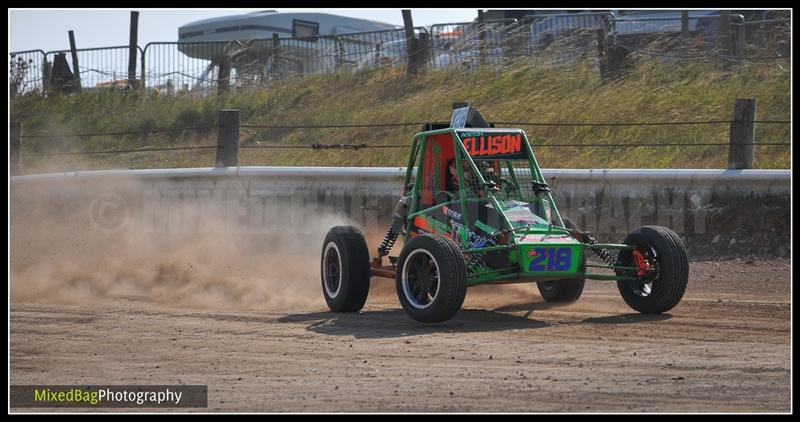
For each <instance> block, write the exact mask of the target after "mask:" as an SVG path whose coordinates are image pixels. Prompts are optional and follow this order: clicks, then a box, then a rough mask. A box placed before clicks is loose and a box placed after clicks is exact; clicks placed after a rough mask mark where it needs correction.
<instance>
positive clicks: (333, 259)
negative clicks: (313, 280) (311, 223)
mask: <svg viewBox="0 0 800 422" xmlns="http://www.w3.org/2000/svg"><path fill="white" fill-rule="evenodd" d="M320 272H321V275H322V294H323V295H324V296H325V302H327V303H328V307H329V308H330V309H331V311H334V312H358V311H360V310H361V308H363V307H364V303H365V302H366V301H367V295H368V294H369V277H370V270H369V251H368V250H367V242H366V240H364V235H363V234H362V233H361V231H360V230H359V229H357V228H355V227H351V226H337V227H334V228H332V229H331V230H330V231H329V232H328V235H327V236H325V241H324V242H323V244H322V260H321V262H320Z"/></svg>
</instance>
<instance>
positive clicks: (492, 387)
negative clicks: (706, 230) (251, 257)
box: [10, 260, 790, 412]
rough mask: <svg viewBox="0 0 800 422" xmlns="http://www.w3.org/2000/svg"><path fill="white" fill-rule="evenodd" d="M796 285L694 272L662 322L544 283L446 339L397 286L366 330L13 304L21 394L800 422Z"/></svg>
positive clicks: (114, 300) (310, 321)
mask: <svg viewBox="0 0 800 422" xmlns="http://www.w3.org/2000/svg"><path fill="white" fill-rule="evenodd" d="M789 274H790V263H789V261H788V260H779V261H756V262H749V261H748V262H745V261H726V262H719V263H714V262H699V263H698V262H695V263H692V270H691V279H690V285H689V288H688V290H687V293H686V296H685V297H684V300H683V301H682V302H681V304H679V305H678V307H676V308H675V309H673V310H672V311H671V312H670V314H665V315H660V316H641V315H638V314H633V313H632V311H631V310H630V309H629V308H628V307H627V306H626V305H625V303H624V302H623V301H622V299H621V298H620V297H619V295H618V293H617V290H616V286H615V285H614V284H612V283H607V282H587V288H586V290H585V291H584V294H583V297H582V298H581V299H580V301H579V302H577V303H575V304H572V305H567V306H558V307H553V306H550V305H548V304H545V303H543V302H542V299H541V298H540V297H539V295H538V292H537V290H536V288H535V286H533V285H517V286H505V287H502V288H499V287H495V288H491V289H488V290H487V289H486V288H483V289H482V290H480V288H476V289H471V290H470V291H469V292H468V294H467V302H466V304H465V309H463V310H462V311H461V312H460V313H459V314H458V315H457V317H456V318H454V319H453V320H451V321H449V322H447V323H444V324H439V325H434V326H425V325H420V324H418V323H416V322H414V321H413V320H411V319H410V318H408V317H407V316H406V315H405V314H404V313H403V312H402V310H401V308H400V306H399V304H398V302H397V298H396V296H394V292H393V289H392V286H391V282H390V281H388V280H383V279H373V280H377V281H375V282H374V284H373V285H374V286H375V287H374V288H373V291H372V292H371V295H370V298H369V300H368V301H367V307H366V308H365V310H364V311H363V312H362V313H361V314H358V315H342V314H332V313H328V312H326V308H325V307H324V305H323V306H320V305H307V306H305V309H296V308H295V309H288V310H284V311H278V310H273V309H271V310H270V311H269V312H264V311H231V310H225V311H219V310H208V309H204V310H202V309H189V308H185V307H184V308H177V307H173V306H169V305H163V304H162V305H160V304H158V303H157V302H155V301H152V300H149V298H147V297H143V296H136V295H128V296H116V297H111V298H110V300H107V301H103V302H102V303H100V304H97V305H92V306H88V305H79V306H69V305H54V304H46V303H24V302H23V303H21V302H14V303H12V306H11V318H10V319H11V359H10V360H11V383H12V384H36V383H48V384H181V383H186V384H207V385H208V386H209V408H208V409H207V410H209V411H256V412H261V411H367V412H369V411H390V412H391V411H454V412H458V411H496V412H508V411H535V412H536V411H541V412H550V411H553V412H603V411H612V412H617V411H621V412H628V411H646V412H650V411H653V412H693V411H700V412H706V411H710V412H729V411H730V412H751V411H758V412H788V411H790V281H789V277H790V276H789ZM317 293H318V294H319V295H320V297H321V293H319V292H317ZM41 410H46V411H52V410H53V409H41ZM201 410H205V409H201Z"/></svg>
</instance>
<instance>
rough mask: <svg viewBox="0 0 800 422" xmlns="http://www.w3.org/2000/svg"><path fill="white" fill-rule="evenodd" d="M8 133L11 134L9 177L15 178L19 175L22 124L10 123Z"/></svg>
mask: <svg viewBox="0 0 800 422" xmlns="http://www.w3.org/2000/svg"><path fill="white" fill-rule="evenodd" d="M9 132H11V145H10V147H11V148H10V151H9V152H10V157H9V159H10V161H11V163H10V164H11V169H10V170H11V175H12V176H16V175H18V174H20V173H21V170H22V165H21V162H20V157H19V155H20V149H22V124H21V123H20V122H10V123H9Z"/></svg>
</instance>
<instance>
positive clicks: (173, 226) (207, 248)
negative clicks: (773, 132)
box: [10, 177, 538, 311]
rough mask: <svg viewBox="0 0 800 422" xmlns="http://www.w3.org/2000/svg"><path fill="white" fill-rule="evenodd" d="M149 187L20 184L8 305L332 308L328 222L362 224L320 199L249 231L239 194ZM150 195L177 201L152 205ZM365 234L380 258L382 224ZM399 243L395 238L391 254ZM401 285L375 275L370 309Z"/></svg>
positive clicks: (470, 300) (15, 188)
mask: <svg viewBox="0 0 800 422" xmlns="http://www.w3.org/2000/svg"><path fill="white" fill-rule="evenodd" d="M153 183H155V182H147V181H146V180H141V179H138V180H137V179H133V178H131V177H113V178H109V179H108V180H103V181H98V180H96V179H95V178H93V179H91V181H88V182H77V181H70V180H63V179H62V180H59V181H52V180H49V181H44V180H43V181H36V182H26V183H15V184H13V185H12V192H11V225H10V232H11V242H10V243H11V249H10V255H11V268H10V276H11V282H10V285H11V288H10V290H11V298H10V299H11V303H12V304H21V303H38V304H62V305H75V306H82V307H87V306H93V305H104V304H108V303H110V302H114V301H118V300H134V301H143V302H147V303H152V304H155V305H160V306H162V305H163V306H168V307H179V308H199V309H242V310H268V311H277V310H298V309H305V310H320V311H321V310H326V309H327V307H326V305H325V301H324V299H323V297H322V293H321V287H320V278H319V277H320V276H319V259H320V253H321V250H322V242H323V240H324V238H325V235H326V233H327V231H328V230H329V229H330V228H331V227H333V226H337V225H355V226H359V224H358V223H357V222H354V221H352V220H350V219H348V218H347V217H345V216H343V215H339V214H335V213H332V212H329V211H325V209H324V207H322V208H321V207H319V206H318V205H317V204H311V205H305V206H298V205H297V204H287V203H276V204H272V205H271V206H264V205H263V204H261V205H259V206H258V207H257V208H259V209H263V208H271V209H272V210H273V214H272V215H270V216H268V217H265V218H263V221H260V222H257V223H256V224H252V223H250V224H242V223H241V221H238V220H237V216H232V215H231V214H230V213H228V214H226V213H225V212H223V211H220V209H218V208H215V206H216V205H218V203H221V202H224V201H226V200H227V201H230V200H231V198H234V202H236V201H241V198H240V197H237V194H233V195H227V196H226V195H216V196H215V195H214V194H211V195H206V196H205V197H202V196H197V195H196V192H197V190H198V189H201V188H199V187H198V186H199V185H195V186H193V185H192V184H191V183H185V184H183V185H180V184H179V185H174V184H173V185H170V186H169V187H168V188H164V187H163V186H162V187H157V186H156V187H154V185H153ZM175 186H178V188H177V189H178V192H177V194H176V193H175V192H174V187H175ZM203 186H205V185H203ZM215 189H224V187H220V186H216V187H215ZM154 190H155V191H159V190H161V191H171V192H172V194H170V195H167V196H163V195H162V196H159V197H156V198H152V197H150V198H148V196H147V195H146V193H147V192H152V191H154ZM187 197H190V198H193V199H192V200H187ZM198 198H201V199H198ZM212 198H216V199H212ZM219 198H223V199H219ZM276 202H280V201H276ZM234 214H235V213H234ZM238 217H240V216H238ZM298 222H302V223H301V224H297V223H298ZM360 228H361V229H362V230H363V231H364V233H365V236H366V239H367V245H368V247H369V250H370V254H371V255H372V256H374V254H375V249H376V248H377V246H378V244H379V242H380V241H381V239H382V238H383V234H384V231H385V229H386V227H384V226H383V225H378V224H376V225H374V226H373V227H360ZM401 248H402V240H398V242H397V244H395V246H394V248H393V250H392V255H399V253H400V250H401ZM394 284H395V283H394V280H390V279H385V278H379V277H373V279H372V283H371V289H370V296H369V298H368V300H367V304H368V305H369V304H376V303H389V304H395V305H397V306H398V307H399V303H398V301H397V296H396V293H395V287H394ZM536 297H538V296H537V294H536V288H535V286H532V285H522V286H513V285H508V286H490V287H485V288H484V287H479V288H474V289H470V291H469V293H468V295H467V300H466V302H465V306H473V307H481V308H489V307H493V306H495V307H496V306H503V305H508V304H513V303H530V302H531V301H532V300H533V299H534V298H536Z"/></svg>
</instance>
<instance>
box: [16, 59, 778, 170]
mask: <svg viewBox="0 0 800 422" xmlns="http://www.w3.org/2000/svg"><path fill="white" fill-rule="evenodd" d="M784 67H785V66H784ZM790 95H791V94H790V72H789V71H788V69H786V70H784V69H782V68H779V67H778V66H777V63H759V64H751V65H739V66H736V67H733V68H730V69H722V68H720V67H719V66H715V65H712V64H709V63H703V62H700V63H698V62H695V63H682V64H680V65H676V64H662V63H657V62H652V61H643V62H639V63H638V64H637V66H636V67H635V69H633V70H632V71H631V72H630V73H629V74H628V75H627V76H625V77H623V78H621V79H619V80H617V81H614V82H605V81H602V80H601V79H600V78H599V75H598V72H597V70H596V69H595V68H594V67H593V66H590V65H576V66H570V67H565V68H559V69H537V68H534V67H530V66H526V65H524V63H521V64H519V65H517V66H509V67H507V68H506V69H505V70H503V71H498V70H491V69H481V70H478V71H469V72H465V71H464V70H461V69H455V70H449V71H443V70H438V71H428V72H427V73H425V74H423V75H421V76H419V77H417V78H415V79H413V80H409V79H407V78H406V77H405V76H404V74H403V73H402V71H400V70H393V69H385V70H381V71H377V72H375V71H373V72H370V73H364V74H356V75H345V74H332V75H316V76H308V77H305V78H302V79H295V80H290V81H286V82H283V83H281V84H280V85H275V86H269V87H265V88H263V89H259V90H252V91H247V92H237V93H236V94H230V95H226V96H213V97H207V98H198V97H192V96H190V95H179V96H176V97H167V96H163V95H148V96H145V95H141V94H136V93H127V94H124V93H119V92H116V93H113V92H112V93H108V92H106V93H86V94H81V95H74V96H57V97H50V98H42V97H39V96H22V97H16V98H14V99H12V101H11V118H12V120H20V121H22V122H23V134H56V135H58V134H67V133H96V132H120V131H131V132H137V131H147V130H152V129H156V128H185V127H195V126H209V125H214V124H215V123H216V119H217V111H218V110H219V109H223V108H239V109H241V110H242V122H243V124H254V125H257V124H273V125H275V124H288V125H294V124H298V125H322V124H358V123H394V122H425V121H448V120H449V116H450V108H451V104H452V103H453V102H455V101H470V102H472V104H473V105H475V106H477V107H478V108H479V109H480V111H481V113H482V114H483V115H484V116H486V117H487V118H488V119H489V120H490V121H507V122H520V121H521V122H540V123H554V122H560V123H580V122H675V121H687V120H688V121H706V120H729V119H730V118H731V116H732V112H733V102H734V99H735V98H755V99H756V100H757V101H758V111H757V118H758V119H760V120H789V119H790V99H791V96H790ZM728 126H729V125H728V124H715V125H710V124H709V125H675V126H578V127H574V126H522V127H523V128H524V129H525V130H526V131H527V133H528V135H529V137H530V138H531V140H532V142H533V143H534V148H535V150H536V152H537V155H538V158H539V162H540V164H541V165H542V166H543V167H553V168H636V167H638V168H673V167H674V168H724V167H725V165H726V163H727V154H728V149H727V147H725V146H722V147H720V146H698V147H659V148H652V147H546V145H547V144H554V143H558V144H565V143H566V144H598V143H600V144H612V143H613V144H616V143H631V144H644V143H648V144H650V143H667V142H669V143H717V142H718V143H726V142H727V141H728V131H729V127H728ZM418 129H419V128H418V127H416V126H401V127H380V128H346V129H341V128H339V129H242V132H241V137H240V140H241V143H242V145H311V144H313V143H324V144H361V143H367V144H375V145H380V144H406V143H408V142H409V141H410V139H411V137H412V136H413V134H414V132H415V131H416V130H418ZM789 134H790V126H789V125H786V124H759V125H757V127H756V139H757V142H788V141H789V140H790V135H789ZM215 142H216V129H205V130H198V131H193V132H186V133H180V132H167V133H156V134H150V135H136V134H132V135H124V136H99V137H85V138H67V137H65V138H56V139H46V138H23V154H34V153H57V152H64V151H98V150H112V149H140V148H141V149H147V148H161V147H174V146H190V145H213V144H214V143H215ZM537 145H539V146H537ZM213 154H214V150H213V149H207V150H194V151H165V152H151V153H144V152H137V153H131V154H124V155H111V154H109V155H89V156H49V157H36V156H25V157H23V166H24V168H25V170H26V172H36V171H54V170H78V169H100V168H161V167H203V166H209V165H211V164H213ZM406 154H407V150H406V149H405V148H366V149H361V150H358V151H353V150H345V151H339V150H311V149H243V150H241V151H240V163H241V164H242V165H314V166H316V165H321V166H402V165H404V163H405V160H406ZM755 161H756V162H755V165H756V167H758V168H788V167H789V162H790V155H789V147H788V146H760V147H757V149H756V160H755Z"/></svg>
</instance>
